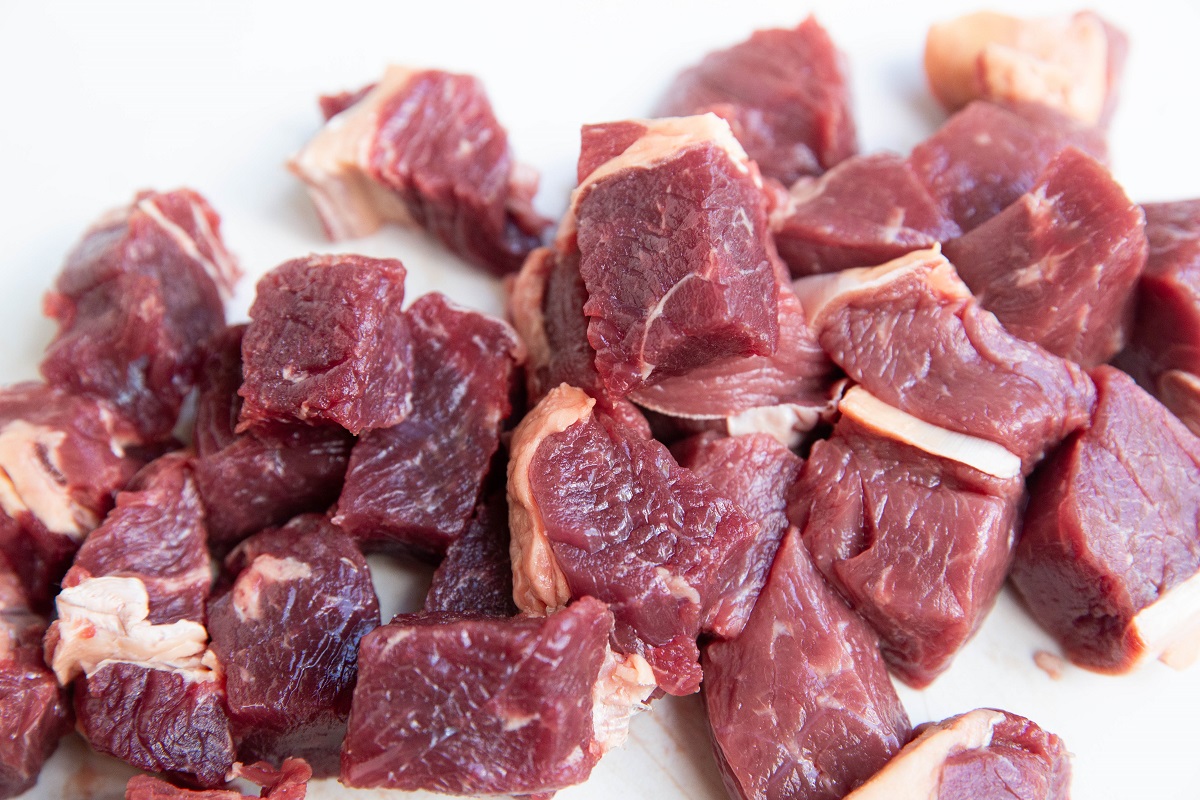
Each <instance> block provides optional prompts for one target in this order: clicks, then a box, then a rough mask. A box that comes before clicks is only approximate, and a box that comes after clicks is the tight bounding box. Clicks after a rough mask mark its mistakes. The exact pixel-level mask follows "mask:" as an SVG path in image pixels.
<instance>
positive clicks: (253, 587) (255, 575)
mask: <svg viewBox="0 0 1200 800" xmlns="http://www.w3.org/2000/svg"><path fill="white" fill-rule="evenodd" d="M311 577H312V567H310V566H309V565H308V564H306V563H305V562H303V561H300V560H299V559H296V558H292V557H291V556H288V557H286V558H277V557H275V556H273V555H270V554H269V553H263V554H262V555H260V556H256V557H255V559H254V561H252V562H251V563H250V566H249V567H247V568H246V569H244V570H242V572H241V574H240V575H238V577H237V580H236V581H234V583H233V593H232V595H233V611H234V613H235V614H237V618H238V620H239V621H241V622H245V621H246V620H248V619H250V620H257V619H260V618H261V617H262V602H261V600H262V590H263V588H264V587H265V586H268V585H271V584H277V583H287V582H289V581H302V580H307V579H309V578H311Z"/></svg>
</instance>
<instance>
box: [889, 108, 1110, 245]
mask: <svg viewBox="0 0 1200 800" xmlns="http://www.w3.org/2000/svg"><path fill="white" fill-rule="evenodd" d="M1067 146H1075V147H1078V148H1079V149H1080V150H1083V151H1084V152H1086V153H1088V154H1089V155H1092V156H1094V157H1095V158H1097V159H1099V160H1100V161H1105V160H1106V159H1107V154H1108V148H1107V145H1106V143H1105V140H1104V134H1103V133H1102V132H1101V131H1099V130H1098V129H1095V128H1089V127H1085V126H1083V125H1081V124H1079V123H1077V122H1075V121H1073V120H1071V119H1070V118H1069V117H1066V116H1065V115H1063V114H1060V113H1058V112H1056V111H1054V110H1053V109H1051V108H1047V107H1044V106H1037V105H1032V104H1021V105H1006V106H1000V105H994V104H992V103H987V102H983V101H975V102H973V103H971V104H970V105H968V106H967V107H966V108H964V109H963V110H962V111H959V112H958V113H956V114H955V115H954V116H952V117H950V119H949V120H948V121H947V122H946V123H945V124H944V125H942V127H941V128H940V129H939V130H938V131H937V132H936V133H934V134H933V135H932V136H930V137H929V138H928V139H926V140H925V141H923V142H921V143H920V144H918V145H917V146H916V147H914V148H913V150H912V154H911V155H910V156H909V163H910V164H912V167H913V170H915V171H916V173H917V177H918V178H919V179H920V181H921V182H922V183H924V184H925V186H926V187H927V188H928V189H929V191H930V193H931V194H932V195H933V197H934V199H936V200H937V202H938V203H939V204H940V205H941V207H942V210H943V211H944V212H945V214H946V216H948V217H949V218H950V219H952V220H954V222H955V223H956V224H957V225H958V226H959V227H960V228H962V230H963V231H970V230H971V229H973V228H976V227H978V226H979V225H981V224H983V223H984V222H986V221H987V220H989V219H991V218H992V217H994V216H996V214H999V213H1000V212H1001V211H1002V210H1003V209H1004V208H1005V207H1007V206H1008V205H1009V204H1010V203H1013V202H1015V201H1016V200H1017V198H1018V197H1020V196H1021V195H1023V194H1024V193H1025V192H1027V191H1029V190H1030V189H1032V188H1033V185H1034V183H1035V182H1036V181H1037V178H1038V175H1039V174H1041V172H1042V170H1043V169H1045V167H1046V165H1047V164H1049V163H1050V161H1051V159H1053V158H1054V156H1055V155H1057V154H1058V153H1059V152H1060V151H1062V150H1063V148H1065V147H1067Z"/></svg>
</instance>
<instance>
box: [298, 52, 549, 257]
mask: <svg viewBox="0 0 1200 800" xmlns="http://www.w3.org/2000/svg"><path fill="white" fill-rule="evenodd" d="M322 106H323V107H324V109H325V110H326V113H327V115H328V116H329V119H328V121H327V122H326V123H325V127H323V128H322V129H321V131H320V132H319V133H318V134H317V135H316V137H314V138H313V140H312V141H311V142H309V144H308V145H307V146H306V147H305V148H304V149H303V150H301V151H300V152H299V153H298V154H296V155H295V156H294V157H293V158H292V160H291V161H290V162H289V163H288V168H289V169H290V170H291V171H292V172H293V173H294V174H295V175H296V176H297V177H299V178H300V179H301V180H303V181H304V182H305V184H307V186H308V193H309V196H310V197H311V198H312V201H313V204H314V205H315V206H316V207H317V213H318V214H319V215H320V217H321V222H322V223H323V224H324V225H325V232H326V233H327V234H328V236H329V238H330V239H332V240H334V241H337V240H340V239H348V238H354V237H358V236H365V235H367V234H369V233H372V232H374V231H375V230H376V229H377V228H379V226H380V225H382V224H383V223H385V222H396V223H400V224H402V225H413V226H417V227H420V228H424V229H425V230H426V231H428V232H430V233H432V234H433V235H435V236H437V237H438V238H439V239H440V240H441V241H442V243H443V244H445V245H446V247H448V248H449V249H450V250H451V251H453V252H454V253H456V254H458V255H460V256H462V257H463V258H465V259H467V260H468V261H470V262H472V263H473V264H476V265H478V266H481V267H483V268H484V269H487V270H489V271H491V272H493V273H495V274H497V275H502V274H504V273H506V272H514V271H516V270H517V269H518V268H519V267H520V266H521V262H522V261H524V259H525V256H526V255H527V254H528V253H529V251H530V250H532V249H533V248H535V247H537V246H538V244H539V239H540V237H541V233H542V231H543V230H545V228H546V226H547V225H548V224H549V223H548V221H547V220H546V219H544V218H543V217H541V216H540V215H538V214H537V212H536V211H534V209H533V196H534V194H536V193H537V184H538V175H537V172H536V171H534V170H533V169H532V168H530V167H526V166H524V165H522V164H518V163H516V162H515V161H514V160H513V157H512V152H511V149H510V148H509V144H508V134H507V133H506V132H505V130H504V128H502V127H501V126H500V123H499V122H497V121H496V117H495V114H494V113H493V111H492V106H491V103H489V102H488V99H487V95H486V94H485V93H484V90H483V84H482V83H480V81H479V80H478V79H477V78H474V77H472V76H470V75H454V74H451V73H449V72H442V71H439V70H416V69H409V68H406V67H396V66H392V67H388V69H387V71H386V72H385V73H384V75H383V78H382V79H381V80H380V81H379V82H378V83H376V84H374V85H372V86H369V87H367V88H365V89H363V90H362V91H360V92H357V93H354V94H348V95H345V96H342V97H341V98H340V99H336V98H335V99H333V101H332V102H323V103H322ZM330 112H333V113H332V114H330Z"/></svg>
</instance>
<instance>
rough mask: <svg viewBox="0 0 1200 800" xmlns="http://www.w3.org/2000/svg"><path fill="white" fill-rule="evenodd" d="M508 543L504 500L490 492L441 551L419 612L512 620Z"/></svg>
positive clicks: (499, 495) (506, 513)
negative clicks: (451, 612) (465, 526)
mask: <svg viewBox="0 0 1200 800" xmlns="http://www.w3.org/2000/svg"><path fill="white" fill-rule="evenodd" d="M509 541H510V536H509V532H508V498H507V497H506V495H505V493H504V492H503V491H496V492H492V493H491V494H490V495H489V496H488V497H486V498H485V499H484V500H483V502H481V503H480V504H479V505H477V506H476V507H475V516H474V517H472V518H471V524H470V525H468V526H467V529H466V530H464V531H463V533H462V535H461V536H459V537H458V538H457V539H455V540H454V541H453V542H452V543H451V544H450V547H449V548H447V550H446V557H445V558H444V559H443V560H442V563H441V564H440V565H438V568H437V570H436V571H435V572H434V573H433V583H432V584H431V585H430V587H429V594H428V595H426V596H425V610H426V611H454V612H458V613H461V614H482V615H486V616H492V617H511V616H514V615H516V614H517V612H518V610H519V609H518V608H517V605H516V603H515V602H513V571H512V558H511V557H510V556H509Z"/></svg>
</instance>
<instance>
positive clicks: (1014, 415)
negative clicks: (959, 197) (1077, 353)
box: [797, 249, 1095, 469]
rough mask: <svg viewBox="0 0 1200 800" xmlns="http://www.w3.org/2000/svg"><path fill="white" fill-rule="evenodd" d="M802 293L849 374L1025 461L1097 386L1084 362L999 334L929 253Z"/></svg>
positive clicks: (1080, 417)
mask: <svg viewBox="0 0 1200 800" xmlns="http://www.w3.org/2000/svg"><path fill="white" fill-rule="evenodd" d="M797 292H798V294H799V295H800V297H801V300H803V302H804V306H805V311H807V312H808V315H809V320H810V322H811V324H812V326H813V330H814V331H816V333H817V339H818V341H820V342H821V345H822V347H824V348H825V352H827V353H828V354H829V356H830V358H832V359H833V360H834V362H835V363H837V364H838V366H840V367H841V368H842V369H844V370H845V371H846V374H847V375H848V376H849V377H850V378H851V379H852V380H854V381H856V382H857V383H860V384H862V386H863V388H864V389H866V390H867V391H868V392H870V393H871V394H872V395H874V396H875V397H877V398H879V399H880V400H882V401H883V402H884V403H886V404H887V405H890V406H893V407H895V408H899V409H900V410H902V411H905V412H906V413H908V414H911V415H913V416H914V417H917V418H919V419H921V420H924V421H925V422H929V423H931V424H933V425H936V426H938V427H941V428H946V429H949V430H952V431H956V432H958V433H965V434H967V435H969V436H974V437H978V438H980V439H986V440H988V441H991V442H995V443H997V444H999V445H1000V446H1002V447H1003V448H1004V449H1006V450H1008V451H1009V452H1011V453H1014V454H1016V455H1017V456H1018V457H1020V458H1021V460H1022V462H1024V464H1025V466H1026V468H1027V469H1030V468H1032V466H1033V464H1035V463H1036V462H1037V460H1038V459H1039V458H1041V456H1042V454H1043V453H1045V452H1046V450H1047V449H1048V448H1051V447H1053V446H1054V445H1055V444H1057V443H1058V442H1060V441H1061V440H1062V439H1064V438H1065V437H1066V436H1067V435H1068V434H1070V433H1071V432H1072V431H1074V430H1076V429H1078V428H1080V427H1082V426H1083V425H1085V424H1086V423H1087V420H1088V415H1089V414H1090V412H1091V408H1092V405H1093V404H1094V402H1095V387H1094V386H1093V385H1092V382H1091V380H1090V379H1089V378H1088V376H1087V374H1086V373H1085V372H1084V371H1083V369H1082V368H1080V367H1079V366H1078V365H1076V364H1074V363H1072V362H1069V361H1066V360H1064V359H1062V358H1059V357H1057V356H1054V355H1051V354H1050V353H1047V352H1046V351H1045V350H1043V349H1042V348H1040V347H1038V346H1037V345H1035V344H1031V343H1028V342H1024V341H1021V340H1020V339H1017V338H1016V337H1014V336H1013V335H1012V334H1010V333H1008V332H1007V331H1005V330H1004V328H1003V327H1002V326H1001V325H1000V323H999V322H998V321H997V320H996V317H995V316H994V315H993V314H991V313H990V312H988V311H985V310H984V309H983V308H981V307H980V305H979V303H978V302H977V301H976V300H975V298H974V297H972V295H971V292H970V290H969V289H968V288H967V287H966V285H965V284H963V282H962V281H961V280H960V279H959V277H958V275H957V274H956V273H955V272H954V268H953V266H952V265H951V264H950V262H948V261H947V260H946V259H945V258H944V257H943V256H942V255H941V254H940V253H938V252H937V251H936V249H934V250H918V251H915V252H913V253H909V254H908V255H906V256H902V257H901V258H898V259H896V260H895V261H889V262H888V263H887V264H884V265H882V266H879V267H874V268H871V269H854V270H846V271H843V272H839V273H836V274H834V275H822V276H815V277H812V278H806V279H804V280H802V281H799V282H797Z"/></svg>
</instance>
